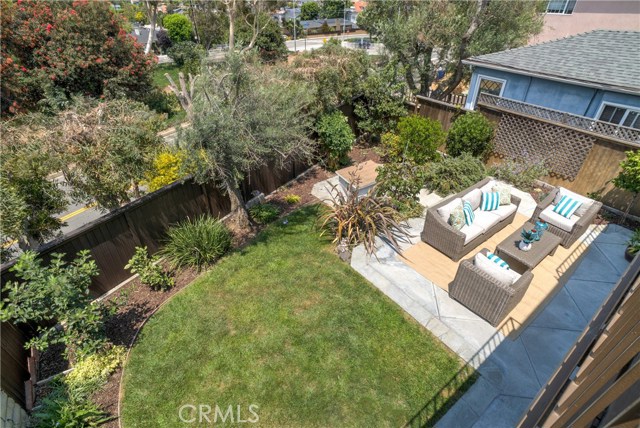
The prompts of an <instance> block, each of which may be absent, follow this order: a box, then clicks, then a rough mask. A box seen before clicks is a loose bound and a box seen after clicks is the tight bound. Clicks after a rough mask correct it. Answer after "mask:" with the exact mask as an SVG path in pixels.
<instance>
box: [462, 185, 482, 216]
mask: <svg viewBox="0 0 640 428" xmlns="http://www.w3.org/2000/svg"><path fill="white" fill-rule="evenodd" d="M462 200H463V201H467V202H469V203H470V204H471V208H473V210H474V211H475V210H477V209H478V207H479V206H480V201H481V200H482V191H481V190H480V189H473V190H472V191H470V192H469V193H467V194H466V195H464V196H463V197H462Z"/></svg>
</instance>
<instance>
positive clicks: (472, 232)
mask: <svg viewBox="0 0 640 428" xmlns="http://www.w3.org/2000/svg"><path fill="white" fill-rule="evenodd" d="M460 232H462V233H464V236H465V238H464V245H467V244H468V243H469V242H470V241H472V240H474V239H475V238H477V237H478V236H480V235H482V234H483V233H484V229H483V228H482V227H481V226H479V225H477V224H476V223H475V222H473V223H472V224H471V225H470V226H467V225H464V226H463V227H462V229H460Z"/></svg>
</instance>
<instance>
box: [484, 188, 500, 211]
mask: <svg viewBox="0 0 640 428" xmlns="http://www.w3.org/2000/svg"><path fill="white" fill-rule="evenodd" d="M498 208H500V193H498V192H482V203H481V204H480V209H481V210H482V211H493V210H497V209H498Z"/></svg>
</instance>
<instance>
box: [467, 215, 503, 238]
mask: <svg viewBox="0 0 640 428" xmlns="http://www.w3.org/2000/svg"><path fill="white" fill-rule="evenodd" d="M492 212H493V211H482V210H476V212H475V215H476V218H475V220H474V221H473V224H477V225H478V226H480V227H481V228H482V231H483V233H484V232H486V231H487V230H489V229H491V228H492V227H493V226H495V225H496V224H498V222H499V221H500V217H498V216H497V215H493V214H491V213H492Z"/></svg>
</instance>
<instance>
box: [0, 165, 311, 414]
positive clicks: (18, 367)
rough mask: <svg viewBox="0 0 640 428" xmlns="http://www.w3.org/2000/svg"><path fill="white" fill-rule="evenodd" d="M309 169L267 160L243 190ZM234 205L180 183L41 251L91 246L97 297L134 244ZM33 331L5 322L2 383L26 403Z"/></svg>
mask: <svg viewBox="0 0 640 428" xmlns="http://www.w3.org/2000/svg"><path fill="white" fill-rule="evenodd" d="M307 169H308V165H305V164H304V163H302V162H297V161H291V162H288V163H287V164H285V166H284V167H283V168H275V167H273V166H272V165H265V166H264V167H262V168H260V169H259V170H257V171H254V172H252V173H251V174H249V175H248V176H247V178H246V179H245V180H244V182H243V183H242V186H241V191H242V194H243V196H244V198H245V200H248V199H249V198H251V193H252V192H253V191H261V192H263V193H265V194H268V193H271V192H273V191H274V190H276V189H277V188H278V187H280V186H282V185H283V184H285V183H287V182H288V181H290V180H292V179H294V178H295V177H297V176H298V175H300V174H301V173H303V172H304V171H305V170H307ZM230 205H231V204H230V202H229V199H228V197H227V196H226V195H223V194H222V193H221V192H220V191H219V190H218V189H217V188H216V187H215V186H214V185H212V184H206V185H199V184H196V183H195V182H193V181H192V180H187V181H184V182H176V183H173V184H171V185H169V186H166V187H164V188H162V189H160V190H158V191H156V192H153V193H150V194H148V195H145V196H143V197H142V198H140V199H137V200H135V201H133V202H131V203H129V204H127V205H125V206H123V207H122V208H119V209H117V210H115V211H113V212H110V213H108V214H107V215H105V216H103V217H101V218H99V219H98V220H96V221H94V222H92V223H89V224H86V225H84V226H82V227H81V228H79V229H77V230H74V231H73V232H71V233H69V234H68V235H66V236H64V237H62V238H60V239H58V240H55V241H53V242H50V243H48V244H46V245H44V246H43V247H41V248H40V249H39V250H38V253H39V255H40V257H41V258H42V259H43V260H44V261H45V262H47V261H49V260H50V258H51V255H52V254H53V253H65V254H66V259H68V260H72V259H73V258H74V257H75V255H76V254H77V253H78V252H79V251H80V250H89V251H90V252H91V256H92V257H93V259H94V260H95V262H96V264H97V265H98V269H99V271H100V274H99V275H98V276H97V277H96V278H94V279H93V282H92V284H91V287H90V291H91V293H92V294H93V295H94V296H96V297H97V296H100V295H102V294H104V293H106V292H108V291H109V290H111V289H112V288H114V287H115V286H116V285H118V284H119V283H121V282H122V281H124V280H125V279H127V278H129V277H130V276H131V273H129V272H128V271H127V270H125V269H124V266H125V264H126V263H127V262H128V261H129V259H130V258H131V256H132V255H133V253H134V251H135V247H137V246H147V247H148V248H149V251H150V252H151V253H154V252H156V251H157V250H158V249H159V248H160V246H161V245H162V240H163V239H164V238H165V236H166V235H165V232H166V230H167V228H168V227H169V226H170V225H172V224H175V223H177V222H179V221H181V220H184V219H186V218H187V217H191V218H193V217H197V216H200V215H204V214H209V215H212V216H214V217H223V216H225V215H226V214H228V213H229V208H230ZM12 265H13V263H8V264H6V265H3V266H2V270H1V272H0V275H1V280H2V284H5V283H6V282H7V281H9V280H14V279H15V277H14V276H13V274H12V272H9V269H10V267H11V266H12ZM31 331H32V329H30V328H29V327H28V326H13V325H11V324H8V323H3V324H2V335H1V344H2V382H1V386H2V389H3V390H4V391H5V392H6V393H7V394H9V395H10V396H11V397H12V398H13V399H14V400H15V401H16V402H18V403H19V404H21V405H23V406H24V405H25V389H24V388H25V387H24V382H25V381H27V380H28V379H29V378H30V374H29V368H28V366H27V356H28V352H27V351H26V350H25V349H24V344H25V343H26V340H28V336H29V334H30V333H31Z"/></svg>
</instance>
